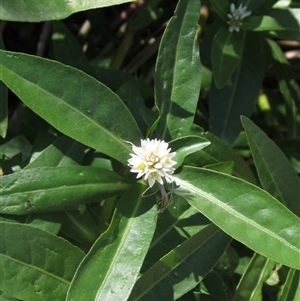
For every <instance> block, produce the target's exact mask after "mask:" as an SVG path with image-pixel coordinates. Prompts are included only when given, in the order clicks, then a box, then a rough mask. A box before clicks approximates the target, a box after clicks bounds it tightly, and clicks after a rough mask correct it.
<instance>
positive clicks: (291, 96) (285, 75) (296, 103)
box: [267, 34, 300, 138]
mask: <svg viewBox="0 0 300 301" xmlns="http://www.w3.org/2000/svg"><path fill="white" fill-rule="evenodd" d="M299 36H300V34H299ZM267 43H268V46H269V47H270V50H271V57H272V62H273V65H274V67H275V72H276V77H277V78H278V81H279V88H280V91H281V94H282V96H283V99H284V101H285V107H286V122H287V127H288V133H287V134H288V137H291V138H296V137H298V135H299V133H300V125H299V120H298V122H297V118H298V116H299V113H300V89H299V85H298V83H297V82H296V80H295V79H294V76H293V74H292V72H291V68H290V66H289V62H288V60H287V59H286V57H285V54H284V53H283V52H282V50H281V49H280V47H279V46H278V44H277V43H275V42H274V41H272V40H270V39H268V40H267Z"/></svg>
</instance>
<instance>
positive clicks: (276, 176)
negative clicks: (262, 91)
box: [242, 117, 300, 216]
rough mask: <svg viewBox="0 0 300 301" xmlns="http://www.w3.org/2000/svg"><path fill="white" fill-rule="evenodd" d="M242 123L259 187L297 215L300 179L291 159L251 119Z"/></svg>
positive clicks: (298, 210) (298, 213)
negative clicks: (259, 183) (260, 185)
mask: <svg viewBox="0 0 300 301" xmlns="http://www.w3.org/2000/svg"><path fill="white" fill-rule="evenodd" d="M242 123H243V126H244V128H245V130H246V134H247V139H248V142H249V146H250V149H251V153H252V156H253V159H254V162H255V167H256V170H257V173H258V176H259V179H260V182H261V184H262V187H263V188H264V189H265V190H267V191H268V192H269V193H270V194H272V195H273V196H274V197H275V198H277V199H278V200H279V201H281V202H282V203H283V204H285V205H286V206H288V208H290V210H291V211H293V212H294V213H295V214H297V215H298V216H300V179H299V177H298V175H297V174H296V172H295V171H294V169H293V167H292V166H291V164H290V162H289V161H288V159H287V158H286V156H285V155H284V154H283V153H282V151H281V150H280V149H279V147H278V146H277V145H276V144H275V143H274V142H273V141H272V140H271V139H270V138H268V136H267V135H266V134H265V133H264V132H263V131H261V130H260V129H259V127H257V126H256V125H255V124H254V123H253V122H252V121H251V120H249V119H247V118H245V117H242Z"/></svg>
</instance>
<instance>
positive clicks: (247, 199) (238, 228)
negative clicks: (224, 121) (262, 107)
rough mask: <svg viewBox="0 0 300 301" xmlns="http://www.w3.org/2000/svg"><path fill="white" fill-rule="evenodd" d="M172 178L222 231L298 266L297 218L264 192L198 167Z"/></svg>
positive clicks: (273, 258) (275, 259)
mask: <svg viewBox="0 0 300 301" xmlns="http://www.w3.org/2000/svg"><path fill="white" fill-rule="evenodd" d="M173 178H174V180H175V181H176V182H177V184H178V185H180V186H181V188H182V189H185V190H186V191H187V192H188V193H189V197H188V198H187V201H188V202H189V203H190V204H191V205H192V206H193V207H195V208H196V209H198V210H199V211H200V212H201V213H203V214H204V215H205V216H206V217H208V218H209V219H210V220H211V221H212V222H213V223H215V224H216V225H217V226H219V227H220V228H221V229H222V230H223V231H224V232H226V233H227V234H229V235H230V236H232V237H233V238H235V239H237V240H238V241H240V242H242V243H243V244H245V245H246V246H248V247H249V248H251V249H253V250H254V251H256V252H257V253H259V254H261V255H264V256H266V257H268V258H270V259H272V260H274V261H277V262H279V263H282V264H285V265H287V266H290V267H294V268H296V269H299V268H300V262H299V260H298V259H299V254H300V253H299V241H300V233H299V231H298V228H299V223H300V220H299V218H298V217H297V216H296V215H294V214H293V213H292V212H291V211H289V210H288V209H287V208H286V207H285V206H284V205H282V204H281V203H280V202H279V201H277V200H276V199H274V198H273V197H272V196H271V195H269V194H268V193H267V192H265V191H264V190H262V189H260V188H258V187H257V186H254V185H252V184H249V183H247V182H244V181H242V180H240V179H237V178H234V177H231V176H228V175H225V174H219V173H217V172H213V171H209V170H206V169H201V168H192V167H184V168H183V170H182V171H181V173H180V174H177V175H174V176H173ZM274 221H276V223H274Z"/></svg>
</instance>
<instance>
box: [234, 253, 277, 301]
mask: <svg viewBox="0 0 300 301" xmlns="http://www.w3.org/2000/svg"><path fill="white" fill-rule="evenodd" d="M274 266H275V262H274V261H272V260H270V259H267V258H266V257H264V256H261V255H259V254H254V256H253V257H252V259H251V262H250V264H249V266H248V267H247V269H246V271H245V272H244V274H243V276H242V278H241V280H240V282H239V285H238V287H237V290H236V292H235V294H234V296H233V299H232V301H256V300H262V287H263V284H264V282H265V281H266V280H267V279H268V277H269V276H270V274H271V271H272V269H273V268H274Z"/></svg>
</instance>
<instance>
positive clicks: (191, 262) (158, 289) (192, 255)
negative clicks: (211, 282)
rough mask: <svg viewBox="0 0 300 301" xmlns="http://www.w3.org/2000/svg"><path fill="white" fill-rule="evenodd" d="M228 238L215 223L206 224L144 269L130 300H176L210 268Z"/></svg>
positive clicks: (224, 247)
mask: <svg viewBox="0 0 300 301" xmlns="http://www.w3.org/2000/svg"><path fill="white" fill-rule="evenodd" d="M230 240H231V239H230V237H229V236H227V235H225V234H224V233H223V232H222V231H220V230H219V229H218V228H217V227H215V226H214V225H210V226H208V227H206V228H205V229H203V230H201V231H200V232H198V233H197V234H195V235H193V236H192V237H191V238H189V239H187V240H186V241H185V242H183V243H182V244H180V245H179V246H178V247H176V248H175V249H174V250H172V251H171V252H169V253H168V254H167V255H165V256H164V257H163V258H161V259H160V260H159V261H158V262H157V263H155V264H154V265H153V266H152V267H151V268H150V269H149V270H147V271H146V272H145V273H144V274H143V275H142V276H141V278H140V279H139V280H138V281H137V283H136V285H135V286H134V288H133V291H132V294H131V295H130V298H129V300H130V301H135V300H155V299H157V298H158V299H159V300H164V299H166V300H170V299H171V300H177V299H178V298H179V297H181V296H182V295H184V294H185V293H186V292H188V291H189V290H191V289H192V288H194V287H195V286H196V285H197V284H198V283H199V282H200V281H201V280H202V279H203V278H204V277H205V275H206V274H207V273H208V272H210V271H211V270H212V269H213V267H214V266H215V264H216V263H217V261H218V260H219V258H220V257H221V255H222V254H223V252H224V251H225V249H226V248H227V246H228V244H229V242H230ZM211 250H214V252H211Z"/></svg>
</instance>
